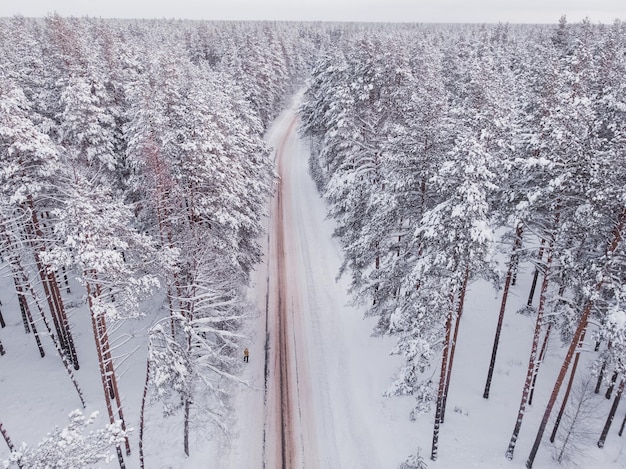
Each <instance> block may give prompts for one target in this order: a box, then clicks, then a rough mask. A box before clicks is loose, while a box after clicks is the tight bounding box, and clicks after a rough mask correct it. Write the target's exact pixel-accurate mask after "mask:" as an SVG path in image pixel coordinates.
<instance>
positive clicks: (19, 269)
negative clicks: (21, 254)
mask: <svg viewBox="0 0 626 469" xmlns="http://www.w3.org/2000/svg"><path fill="white" fill-rule="evenodd" d="M11 268H12V269H13V271H14V275H18V276H19V275H21V277H22V282H21V284H22V285H23V286H24V287H26V288H27V290H28V291H30V294H31V296H32V297H33V301H34V303H35V306H37V309H38V311H39V316H40V317H41V321H42V322H43V324H44V326H45V327H46V330H47V331H48V335H49V336H50V339H51V340H52V343H53V344H54V348H55V349H56V351H57V354H58V355H59V358H60V359H61V362H62V363H63V366H64V367H65V371H67V374H68V375H69V377H70V380H72V384H73V385H74V388H75V389H76V392H77V393H78V397H79V399H80V402H81V404H82V406H83V409H84V408H85V407H86V406H85V398H84V397H83V392H82V390H81V389H80V386H79V385H78V382H77V381H76V377H75V376H74V372H73V371H72V367H71V366H70V363H69V362H68V360H67V357H66V355H65V351H64V350H63V348H61V344H60V343H59V341H58V339H57V337H56V336H55V335H54V332H53V330H52V327H50V323H49V322H48V319H47V318H46V315H45V313H44V310H43V306H42V305H41V301H40V299H39V295H38V294H37V291H36V290H35V288H34V287H33V286H32V284H31V282H30V280H29V279H28V276H27V274H26V272H25V271H24V268H23V266H22V264H21V262H20V260H19V259H18V258H14V264H12V265H11Z"/></svg>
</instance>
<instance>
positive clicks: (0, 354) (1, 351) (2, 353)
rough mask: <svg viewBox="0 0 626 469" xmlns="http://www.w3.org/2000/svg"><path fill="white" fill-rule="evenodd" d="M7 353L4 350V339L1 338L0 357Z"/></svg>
mask: <svg viewBox="0 0 626 469" xmlns="http://www.w3.org/2000/svg"><path fill="white" fill-rule="evenodd" d="M5 353H7V352H6V351H5V350H4V345H2V341H1V340H0V357H1V356H2V355H4V354H5Z"/></svg>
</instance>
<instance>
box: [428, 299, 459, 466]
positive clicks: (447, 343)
mask: <svg viewBox="0 0 626 469" xmlns="http://www.w3.org/2000/svg"><path fill="white" fill-rule="evenodd" d="M453 298H454V296H453ZM451 328H452V306H451V307H450V311H449V312H448V317H447V319H446V334H445V340H444V345H443V352H442V353H441V372H440V374H439V390H438V392H437V404H436V408H435V426H434V429H433V446H432V451H431V453H430V459H432V460H433V461H436V460H437V453H438V450H439V427H440V425H441V414H442V408H443V393H444V390H445V386H446V382H445V381H446V371H447V366H448V350H449V348H450V329H451Z"/></svg>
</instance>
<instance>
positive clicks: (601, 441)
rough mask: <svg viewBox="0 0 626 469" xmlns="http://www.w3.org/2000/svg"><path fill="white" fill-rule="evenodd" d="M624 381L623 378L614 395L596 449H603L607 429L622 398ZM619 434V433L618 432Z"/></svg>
mask: <svg viewBox="0 0 626 469" xmlns="http://www.w3.org/2000/svg"><path fill="white" fill-rule="evenodd" d="M625 383H626V381H625V380H624V378H622V380H621V381H620V383H619V387H618V388H617V392H616V393H615V399H614V400H613V405H612V406H611V410H610V411H609V415H608V417H607V418H606V423H605V424H604V428H603V429H602V433H601V434H600V439H599V440H598V448H604V442H605V441H606V437H607V435H608V434H609V429H610V428H611V423H613V418H615V412H617V406H618V405H619V401H620V399H621V398H622V393H623V392H624V384H625ZM620 434H621V431H620Z"/></svg>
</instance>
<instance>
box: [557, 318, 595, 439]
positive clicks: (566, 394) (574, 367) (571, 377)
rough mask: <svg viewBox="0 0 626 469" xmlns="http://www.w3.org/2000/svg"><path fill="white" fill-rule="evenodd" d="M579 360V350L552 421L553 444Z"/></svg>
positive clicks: (582, 337)
mask: <svg viewBox="0 0 626 469" xmlns="http://www.w3.org/2000/svg"><path fill="white" fill-rule="evenodd" d="M585 333H586V330H585V331H583V334H582V336H581V337H580V345H579V346H580V347H582V345H583V342H584V341H585ZM579 359H580V350H579V351H578V352H577V353H576V357H575V358H574V364H573V365H572V372H571V373H570V375H569V381H568V383H567V388H565V395H564V396H563V402H561V408H560V409H559V413H558V414H557V416H556V420H555V421H554V428H553V429H552V434H551V435H550V442H551V443H554V440H555V439H556V432H557V431H558V430H559V425H560V424H561V419H562V418H563V413H565V407H567V400H568V399H569V394H570V392H571V391H572V385H573V384H574V377H575V376H576V370H577V369H578V360H579Z"/></svg>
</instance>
